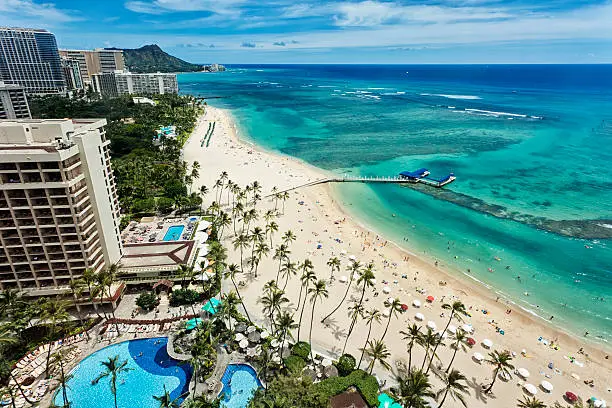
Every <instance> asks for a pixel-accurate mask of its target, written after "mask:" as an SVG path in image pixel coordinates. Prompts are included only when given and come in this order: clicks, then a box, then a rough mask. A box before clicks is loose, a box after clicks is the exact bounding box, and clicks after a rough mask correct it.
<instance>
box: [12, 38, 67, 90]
mask: <svg viewBox="0 0 612 408" xmlns="http://www.w3.org/2000/svg"><path fill="white" fill-rule="evenodd" d="M0 81H4V82H5V83H6V84H10V85H21V86H23V87H24V89H25V91H26V92H27V93H61V92H64V91H65V89H66V84H65V82H64V75H63V72H62V65H61V62H60V56H59V52H58V50H57V43H56V42H55V36H54V35H53V34H52V33H50V32H48V31H46V30H39V29H30V28H4V27H0Z"/></svg>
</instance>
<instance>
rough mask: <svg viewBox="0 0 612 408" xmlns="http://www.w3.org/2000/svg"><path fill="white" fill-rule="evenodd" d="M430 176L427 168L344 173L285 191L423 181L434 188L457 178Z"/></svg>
mask: <svg viewBox="0 0 612 408" xmlns="http://www.w3.org/2000/svg"><path fill="white" fill-rule="evenodd" d="M427 176H429V171H428V170H427V169H419V170H417V171H415V172H402V173H400V174H398V175H397V176H388V177H385V176H349V175H344V176H342V177H330V178H324V179H319V180H315V181H311V182H310V183H306V184H302V185H300V186H296V187H293V188H289V189H286V190H283V191H282V192H285V191H291V190H295V189H297V188H301V187H310V186H315V185H318V184H325V183H383V184H416V183H421V184H425V185H427V186H430V187H434V188H442V187H444V186H446V185H447V184H450V183H452V182H453V181H455V180H456V179H457V178H456V177H455V175H454V174H453V173H450V174H449V175H448V176H446V177H442V178H440V179H436V178H432V177H427Z"/></svg>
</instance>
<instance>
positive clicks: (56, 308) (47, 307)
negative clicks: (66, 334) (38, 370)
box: [40, 298, 69, 378]
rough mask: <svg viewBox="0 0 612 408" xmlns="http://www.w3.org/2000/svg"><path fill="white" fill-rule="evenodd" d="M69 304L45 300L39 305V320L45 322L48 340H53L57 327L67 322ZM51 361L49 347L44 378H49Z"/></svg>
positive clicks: (59, 300) (57, 300)
mask: <svg viewBox="0 0 612 408" xmlns="http://www.w3.org/2000/svg"><path fill="white" fill-rule="evenodd" d="M68 306H69V303H68V302H67V301H65V300H61V299H59V298H58V299H45V300H44V302H43V303H42V305H41V315H40V320H41V321H42V322H45V324H46V325H47V327H48V330H49V340H50V341H53V340H55V336H56V333H57V328H58V326H59V325H60V324H61V323H62V322H65V321H66V320H68V317H69V315H68V312H67V309H68ZM50 359H51V347H49V350H48V351H47V361H46V365H45V377H47V378H48V377H49V368H50V367H49V361H50Z"/></svg>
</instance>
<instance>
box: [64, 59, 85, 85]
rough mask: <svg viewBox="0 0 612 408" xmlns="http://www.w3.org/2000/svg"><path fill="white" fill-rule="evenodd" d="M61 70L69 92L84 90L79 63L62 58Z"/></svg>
mask: <svg viewBox="0 0 612 408" xmlns="http://www.w3.org/2000/svg"><path fill="white" fill-rule="evenodd" d="M62 69H63V70H64V78H66V87H67V88H68V89H69V90H72V89H83V88H84V86H83V76H82V75H81V66H80V64H79V61H77V60H73V59H68V58H64V57H62Z"/></svg>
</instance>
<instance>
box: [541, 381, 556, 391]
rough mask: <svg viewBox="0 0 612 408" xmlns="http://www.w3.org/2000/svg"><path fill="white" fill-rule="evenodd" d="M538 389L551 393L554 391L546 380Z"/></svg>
mask: <svg viewBox="0 0 612 408" xmlns="http://www.w3.org/2000/svg"><path fill="white" fill-rule="evenodd" d="M540 387H542V389H543V390H544V391H546V392H551V391H552V390H553V389H554V387H553V385H552V384H551V383H549V382H548V381H546V380H544V381H542V382H541V383H540Z"/></svg>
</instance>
